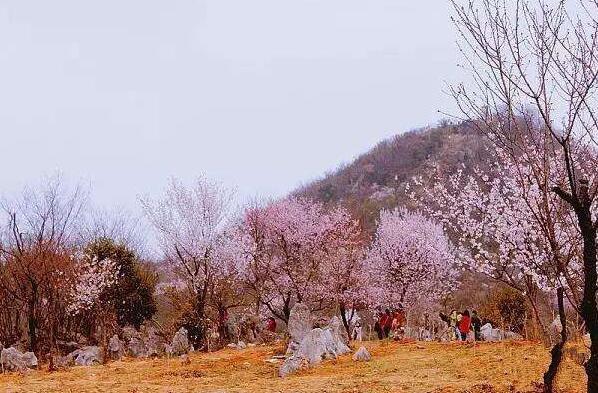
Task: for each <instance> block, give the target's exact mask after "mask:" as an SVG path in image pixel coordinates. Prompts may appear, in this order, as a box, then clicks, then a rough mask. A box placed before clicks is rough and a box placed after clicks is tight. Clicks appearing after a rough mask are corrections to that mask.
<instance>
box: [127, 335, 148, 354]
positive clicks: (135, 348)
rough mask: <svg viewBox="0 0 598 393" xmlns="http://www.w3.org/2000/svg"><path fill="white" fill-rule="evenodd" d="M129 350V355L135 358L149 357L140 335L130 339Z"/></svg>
mask: <svg viewBox="0 0 598 393" xmlns="http://www.w3.org/2000/svg"><path fill="white" fill-rule="evenodd" d="M127 350H128V352H129V355H131V356H132V357H134V358H145V357H147V349H146V348H145V344H144V343H143V341H142V340H141V338H138V337H132V338H131V339H130V340H129V344H128V345H127Z"/></svg>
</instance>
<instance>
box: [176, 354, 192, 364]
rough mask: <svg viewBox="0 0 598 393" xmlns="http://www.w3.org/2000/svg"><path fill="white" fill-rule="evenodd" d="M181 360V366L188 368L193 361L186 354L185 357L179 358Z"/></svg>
mask: <svg viewBox="0 0 598 393" xmlns="http://www.w3.org/2000/svg"><path fill="white" fill-rule="evenodd" d="M179 358H180V359H181V364H182V365H183V366H188V365H190V364H191V359H189V355H187V354H184V355H181V356H179Z"/></svg>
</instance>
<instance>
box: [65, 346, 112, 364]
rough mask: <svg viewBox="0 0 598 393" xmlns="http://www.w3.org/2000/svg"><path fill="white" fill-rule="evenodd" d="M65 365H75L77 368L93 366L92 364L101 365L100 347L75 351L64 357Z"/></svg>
mask: <svg viewBox="0 0 598 393" xmlns="http://www.w3.org/2000/svg"><path fill="white" fill-rule="evenodd" d="M66 358H67V359H66V360H67V364H75V365H77V366H93V365H94V364H102V361H103V356H102V351H101V349H100V347H96V346H88V347H83V348H81V349H77V350H76V351H73V352H71V353H69V354H68V355H67V356H66Z"/></svg>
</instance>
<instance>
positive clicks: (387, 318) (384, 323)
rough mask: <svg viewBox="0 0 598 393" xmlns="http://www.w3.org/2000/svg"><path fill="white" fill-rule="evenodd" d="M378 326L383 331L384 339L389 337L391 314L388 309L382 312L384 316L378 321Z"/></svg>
mask: <svg viewBox="0 0 598 393" xmlns="http://www.w3.org/2000/svg"><path fill="white" fill-rule="evenodd" d="M380 325H381V326H382V328H383V329H384V338H388V337H390V329H391V328H392V314H391V313H390V310H389V309H388V308H387V309H386V310H385V311H384V315H383V316H382V318H381V320H380Z"/></svg>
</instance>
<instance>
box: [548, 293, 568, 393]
mask: <svg viewBox="0 0 598 393" xmlns="http://www.w3.org/2000/svg"><path fill="white" fill-rule="evenodd" d="M556 296H557V302H558V308H559V319H560V321H561V327H562V329H561V339H560V341H559V342H558V343H556V344H555V346H554V347H552V350H551V351H550V356H551V360H550V365H549V366H548V370H546V372H545V373H544V393H552V392H553V391H554V382H555V380H556V376H557V373H558V372H559V367H560V366H561V361H562V360H563V349H564V348H565V343H566V342H567V315H566V314H565V300H564V299H565V292H564V290H563V288H562V287H559V288H557V290H556Z"/></svg>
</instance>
